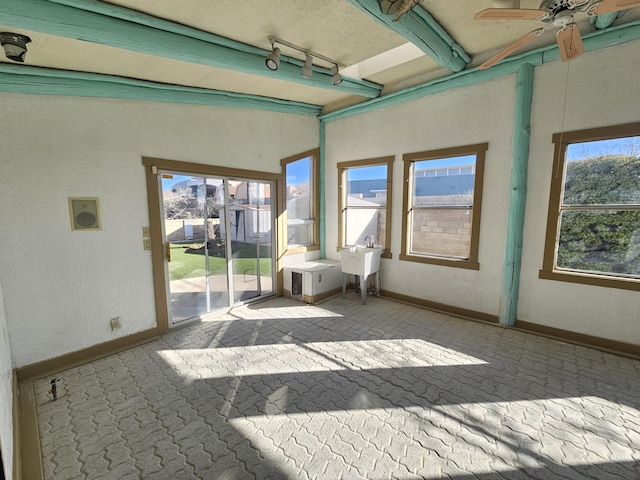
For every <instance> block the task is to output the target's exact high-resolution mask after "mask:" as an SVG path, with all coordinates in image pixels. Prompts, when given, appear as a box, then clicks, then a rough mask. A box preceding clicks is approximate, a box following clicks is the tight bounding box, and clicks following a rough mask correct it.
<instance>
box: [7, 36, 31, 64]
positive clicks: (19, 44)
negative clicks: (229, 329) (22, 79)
mask: <svg viewBox="0 0 640 480" xmlns="http://www.w3.org/2000/svg"><path fill="white" fill-rule="evenodd" d="M30 41H31V39H30V38H29V37H27V36H26V35H22V34H20V33H10V32H2V33H0V44H1V45H2V48H4V54H5V55H6V56H7V58H8V59H9V60H13V61H15V62H24V57H25V55H26V54H27V43H29V42H30Z"/></svg>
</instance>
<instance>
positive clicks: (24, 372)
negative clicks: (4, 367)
mask: <svg viewBox="0 0 640 480" xmlns="http://www.w3.org/2000/svg"><path fill="white" fill-rule="evenodd" d="M157 338H158V329H157V328H150V329H149V330H143V331H141V332H138V333H134V334H132V335H127V336H126V337H120V338H116V339H114V340H110V341H108V342H104V343H100V344H98V345H93V346H92V347H87V348H83V349H82V350H76V351H75V352H71V353H67V354H65V355H61V356H59V357H55V358H51V359H49V360H43V361H41V362H37V363H33V364H31V365H27V366H24V367H20V368H17V369H16V374H17V378H18V381H20V382H22V381H24V380H29V379H35V378H40V377H43V376H46V375H51V374H54V373H57V372H60V371H62V370H66V369H68V368H73V367H77V366H79V365H84V364H85V363H89V362H92V361H94V360H98V359H100V358H104V357H107V356H109V355H113V354H114V353H119V352H122V351H124V350H128V349H130V348H133V347H137V346H138V345H143V344H145V343H148V342H150V341H152V340H155V339H157Z"/></svg>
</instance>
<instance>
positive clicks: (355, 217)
mask: <svg viewBox="0 0 640 480" xmlns="http://www.w3.org/2000/svg"><path fill="white" fill-rule="evenodd" d="M346 220H347V222H346V224H347V226H346V235H345V237H346V238H345V243H346V244H347V245H366V243H367V241H366V240H365V238H366V237H367V236H369V237H370V238H371V241H372V242H373V243H375V244H377V245H382V246H383V247H385V246H386V245H385V244H384V243H385V238H386V225H387V223H386V222H387V211H386V209H382V208H348V209H347V210H346Z"/></svg>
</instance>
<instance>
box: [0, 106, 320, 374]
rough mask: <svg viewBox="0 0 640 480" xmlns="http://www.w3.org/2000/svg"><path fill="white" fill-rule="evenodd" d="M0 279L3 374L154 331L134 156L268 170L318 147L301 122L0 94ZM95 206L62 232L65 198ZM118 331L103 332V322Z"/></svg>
mask: <svg viewBox="0 0 640 480" xmlns="http://www.w3.org/2000/svg"><path fill="white" fill-rule="evenodd" d="M0 103H1V104H2V106H3V114H2V116H0V128H1V129H2V131H5V132H6V129H7V128H9V126H11V127H12V128H13V130H14V131H15V132H17V133H16V135H15V136H12V137H9V138H7V137H6V136H4V137H3V143H2V162H0V178H2V179H3V185H2V189H0V205H2V209H0V225H2V229H1V230H0V243H1V244H2V245H3V248H2V249H0V281H2V284H3V286H4V296H5V305H6V317H7V326H8V330H9V335H10V338H11V350H12V356H13V362H14V367H21V366H25V365H28V364H31V363H34V362H38V361H41V360H45V359H49V358H53V357H56V356H59V355H62V354H65V353H69V352H72V351H76V350H79V349H82V348H86V347H89V346H92V345H95V344H99V343H103V342H105V341H109V340H112V339H114V338H116V337H120V336H124V335H129V334H132V333H135V332H139V331H143V330H146V329H149V328H153V327H154V326H155V307H154V296H153V284H152V268H151V254H150V252H148V251H144V250H143V248H142V227H143V226H147V225H149V218H148V210H147V198H146V181H145V175H144V168H143V166H142V162H141V157H142V156H149V157H157V158H166V159H173V160H181V161H189V162H197V163H202V164H211V165H218V166H224V167H232V168H242V169H251V170H260V171H265V172H273V173H279V172H280V159H281V158H284V157H287V156H290V155H293V154H296V153H298V152H302V151H305V150H309V149H311V148H315V147H317V146H318V122H317V120H316V119H315V118H313V117H307V116H298V115H287V114H281V113H271V112H265V111H253V110H246V109H231V108H216V107H203V106H191V105H173V104H159V103H151V102H130V101H123V100H103V99H82V98H67V97H47V96H30V95H9V94H3V95H0ZM69 196H89V197H99V198H100V208H101V217H102V230H101V231H97V232H88V231H85V232H72V231H71V228H70V225H69V223H70V222H69V213H68V207H67V197H69ZM116 316H119V317H120V319H121V321H122V328H121V329H120V330H116V331H115V332H112V331H111V330H110V328H109V319H110V318H113V317H116Z"/></svg>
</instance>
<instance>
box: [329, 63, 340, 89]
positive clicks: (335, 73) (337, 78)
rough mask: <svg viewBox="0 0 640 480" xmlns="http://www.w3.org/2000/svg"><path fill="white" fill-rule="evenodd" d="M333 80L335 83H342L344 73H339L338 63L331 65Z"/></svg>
mask: <svg viewBox="0 0 640 480" xmlns="http://www.w3.org/2000/svg"><path fill="white" fill-rule="evenodd" d="M331 81H332V82H333V84H334V85H340V84H341V83H342V75H340V74H339V73H338V65H334V66H333V67H331Z"/></svg>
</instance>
